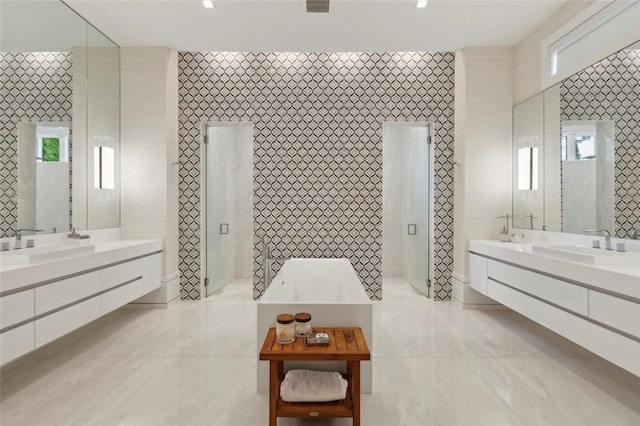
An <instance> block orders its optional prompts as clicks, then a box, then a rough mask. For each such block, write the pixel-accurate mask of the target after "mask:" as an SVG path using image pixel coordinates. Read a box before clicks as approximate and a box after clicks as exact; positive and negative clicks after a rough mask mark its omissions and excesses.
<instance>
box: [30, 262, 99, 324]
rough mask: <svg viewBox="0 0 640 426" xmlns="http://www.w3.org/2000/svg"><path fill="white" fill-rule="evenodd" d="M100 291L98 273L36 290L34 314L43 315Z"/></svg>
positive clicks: (91, 273) (79, 276) (83, 275)
mask: <svg viewBox="0 0 640 426" xmlns="http://www.w3.org/2000/svg"><path fill="white" fill-rule="evenodd" d="M99 291H100V272H98V271H95V272H90V273H88V274H82V275H78V276H77V277H72V278H67V279H66V280H61V281H57V282H54V283H51V284H47V285H43V286H42V287H38V288H36V314H37V315H40V314H44V313H45V312H49V311H52V310H54V309H56V308H59V307H61V306H65V305H68V304H69V303H72V302H75V301H76V300H80V299H83V298H85V297H88V296H91V295H92V294H96V293H98V292H99Z"/></svg>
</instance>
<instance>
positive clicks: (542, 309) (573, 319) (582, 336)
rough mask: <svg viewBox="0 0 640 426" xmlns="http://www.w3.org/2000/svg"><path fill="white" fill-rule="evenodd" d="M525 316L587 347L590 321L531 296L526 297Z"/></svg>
mask: <svg viewBox="0 0 640 426" xmlns="http://www.w3.org/2000/svg"><path fill="white" fill-rule="evenodd" d="M526 316H528V317H529V318H531V319H532V320H534V321H535V322H537V323H538V324H540V325H543V326H545V327H547V328H549V329H551V330H553V331H555V332H556V333H558V334H559V335H561V336H563V337H566V338H567V339H569V340H571V341H572V342H575V343H577V344H579V345H581V346H584V347H587V342H588V330H589V325H590V324H591V323H590V322H588V321H586V320H584V319H582V318H580V317H577V316H575V315H573V314H571V313H569V312H566V311H563V310H562V309H558V308H556V307H554V306H551V305H549V304H547V303H544V302H541V301H540V300H538V299H534V298H533V297H527V309H526Z"/></svg>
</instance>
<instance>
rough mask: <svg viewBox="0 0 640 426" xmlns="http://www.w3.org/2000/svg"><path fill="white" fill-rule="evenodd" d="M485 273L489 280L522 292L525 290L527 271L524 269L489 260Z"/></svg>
mask: <svg viewBox="0 0 640 426" xmlns="http://www.w3.org/2000/svg"><path fill="white" fill-rule="evenodd" d="M487 272H488V276H489V278H492V279H494V280H495V281H500V282H502V283H505V284H508V285H510V286H511V287H515V288H518V289H520V290H523V291H524V290H525V289H526V288H527V271H526V270H524V269H520V268H516V267H515V266H511V265H507V264H505V263H501V262H496V261H495V260H489V262H488V264H487Z"/></svg>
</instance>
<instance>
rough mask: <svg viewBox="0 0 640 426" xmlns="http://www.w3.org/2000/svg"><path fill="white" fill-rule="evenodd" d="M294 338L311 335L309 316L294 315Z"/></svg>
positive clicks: (302, 313)
mask: <svg viewBox="0 0 640 426" xmlns="http://www.w3.org/2000/svg"><path fill="white" fill-rule="evenodd" d="M294 318H295V326H296V336H297V337H305V336H307V335H309V334H311V314H309V313H307V312H300V313H297V314H296V315H295V317H294Z"/></svg>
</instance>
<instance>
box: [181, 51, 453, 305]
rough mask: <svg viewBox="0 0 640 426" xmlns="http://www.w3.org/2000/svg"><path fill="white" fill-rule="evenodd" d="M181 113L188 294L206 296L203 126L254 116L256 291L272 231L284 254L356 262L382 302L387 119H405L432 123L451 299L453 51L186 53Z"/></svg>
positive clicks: (441, 266)
mask: <svg viewBox="0 0 640 426" xmlns="http://www.w3.org/2000/svg"><path fill="white" fill-rule="evenodd" d="M179 108H180V115H179V121H180V123H179V126H180V127H179V138H180V147H179V148H180V163H181V168H180V183H179V187H180V231H179V232H180V233H179V239H180V272H181V276H182V278H181V279H182V282H181V297H182V298H183V299H198V298H199V297H200V282H201V276H200V269H201V267H200V247H201V244H203V241H201V239H200V235H201V229H200V220H201V218H200V177H201V173H200V155H201V153H200V144H201V138H202V135H201V132H202V128H203V124H202V123H205V122H251V123H253V126H254V172H253V176H254V183H253V185H254V201H253V215H254V222H253V231H254V250H253V253H254V256H253V257H254V262H253V271H254V297H255V298H258V297H260V295H261V294H262V292H263V285H262V269H261V268H262V259H261V254H262V253H261V251H260V239H261V238H262V237H265V238H266V240H267V242H268V243H269V244H270V246H271V247H272V250H273V254H274V255H276V256H281V257H346V258H349V259H350V260H351V263H352V264H353V265H354V268H355V269H356V272H357V273H358V275H359V277H360V280H361V281H362V283H363V285H364V286H365V290H366V292H367V294H368V295H369V297H370V298H372V299H374V300H380V299H381V298H382V259H381V256H382V247H381V244H382V124H383V123H385V122H402V121H407V122H416V121H429V122H431V123H433V132H434V134H433V136H434V144H435V147H434V161H435V167H434V175H435V176H434V240H435V244H434V248H433V249H434V257H435V262H434V263H435V267H434V268H435V271H434V277H433V285H434V287H433V295H434V298H435V299H437V300H444V299H449V298H450V296H451V284H450V277H451V269H452V263H453V261H452V254H453V137H454V122H453V117H454V54H453V53H451V52H445V53H199V52H181V53H180V59H179ZM426 261H427V259H425V262H426ZM277 267H278V265H276V268H277Z"/></svg>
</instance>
